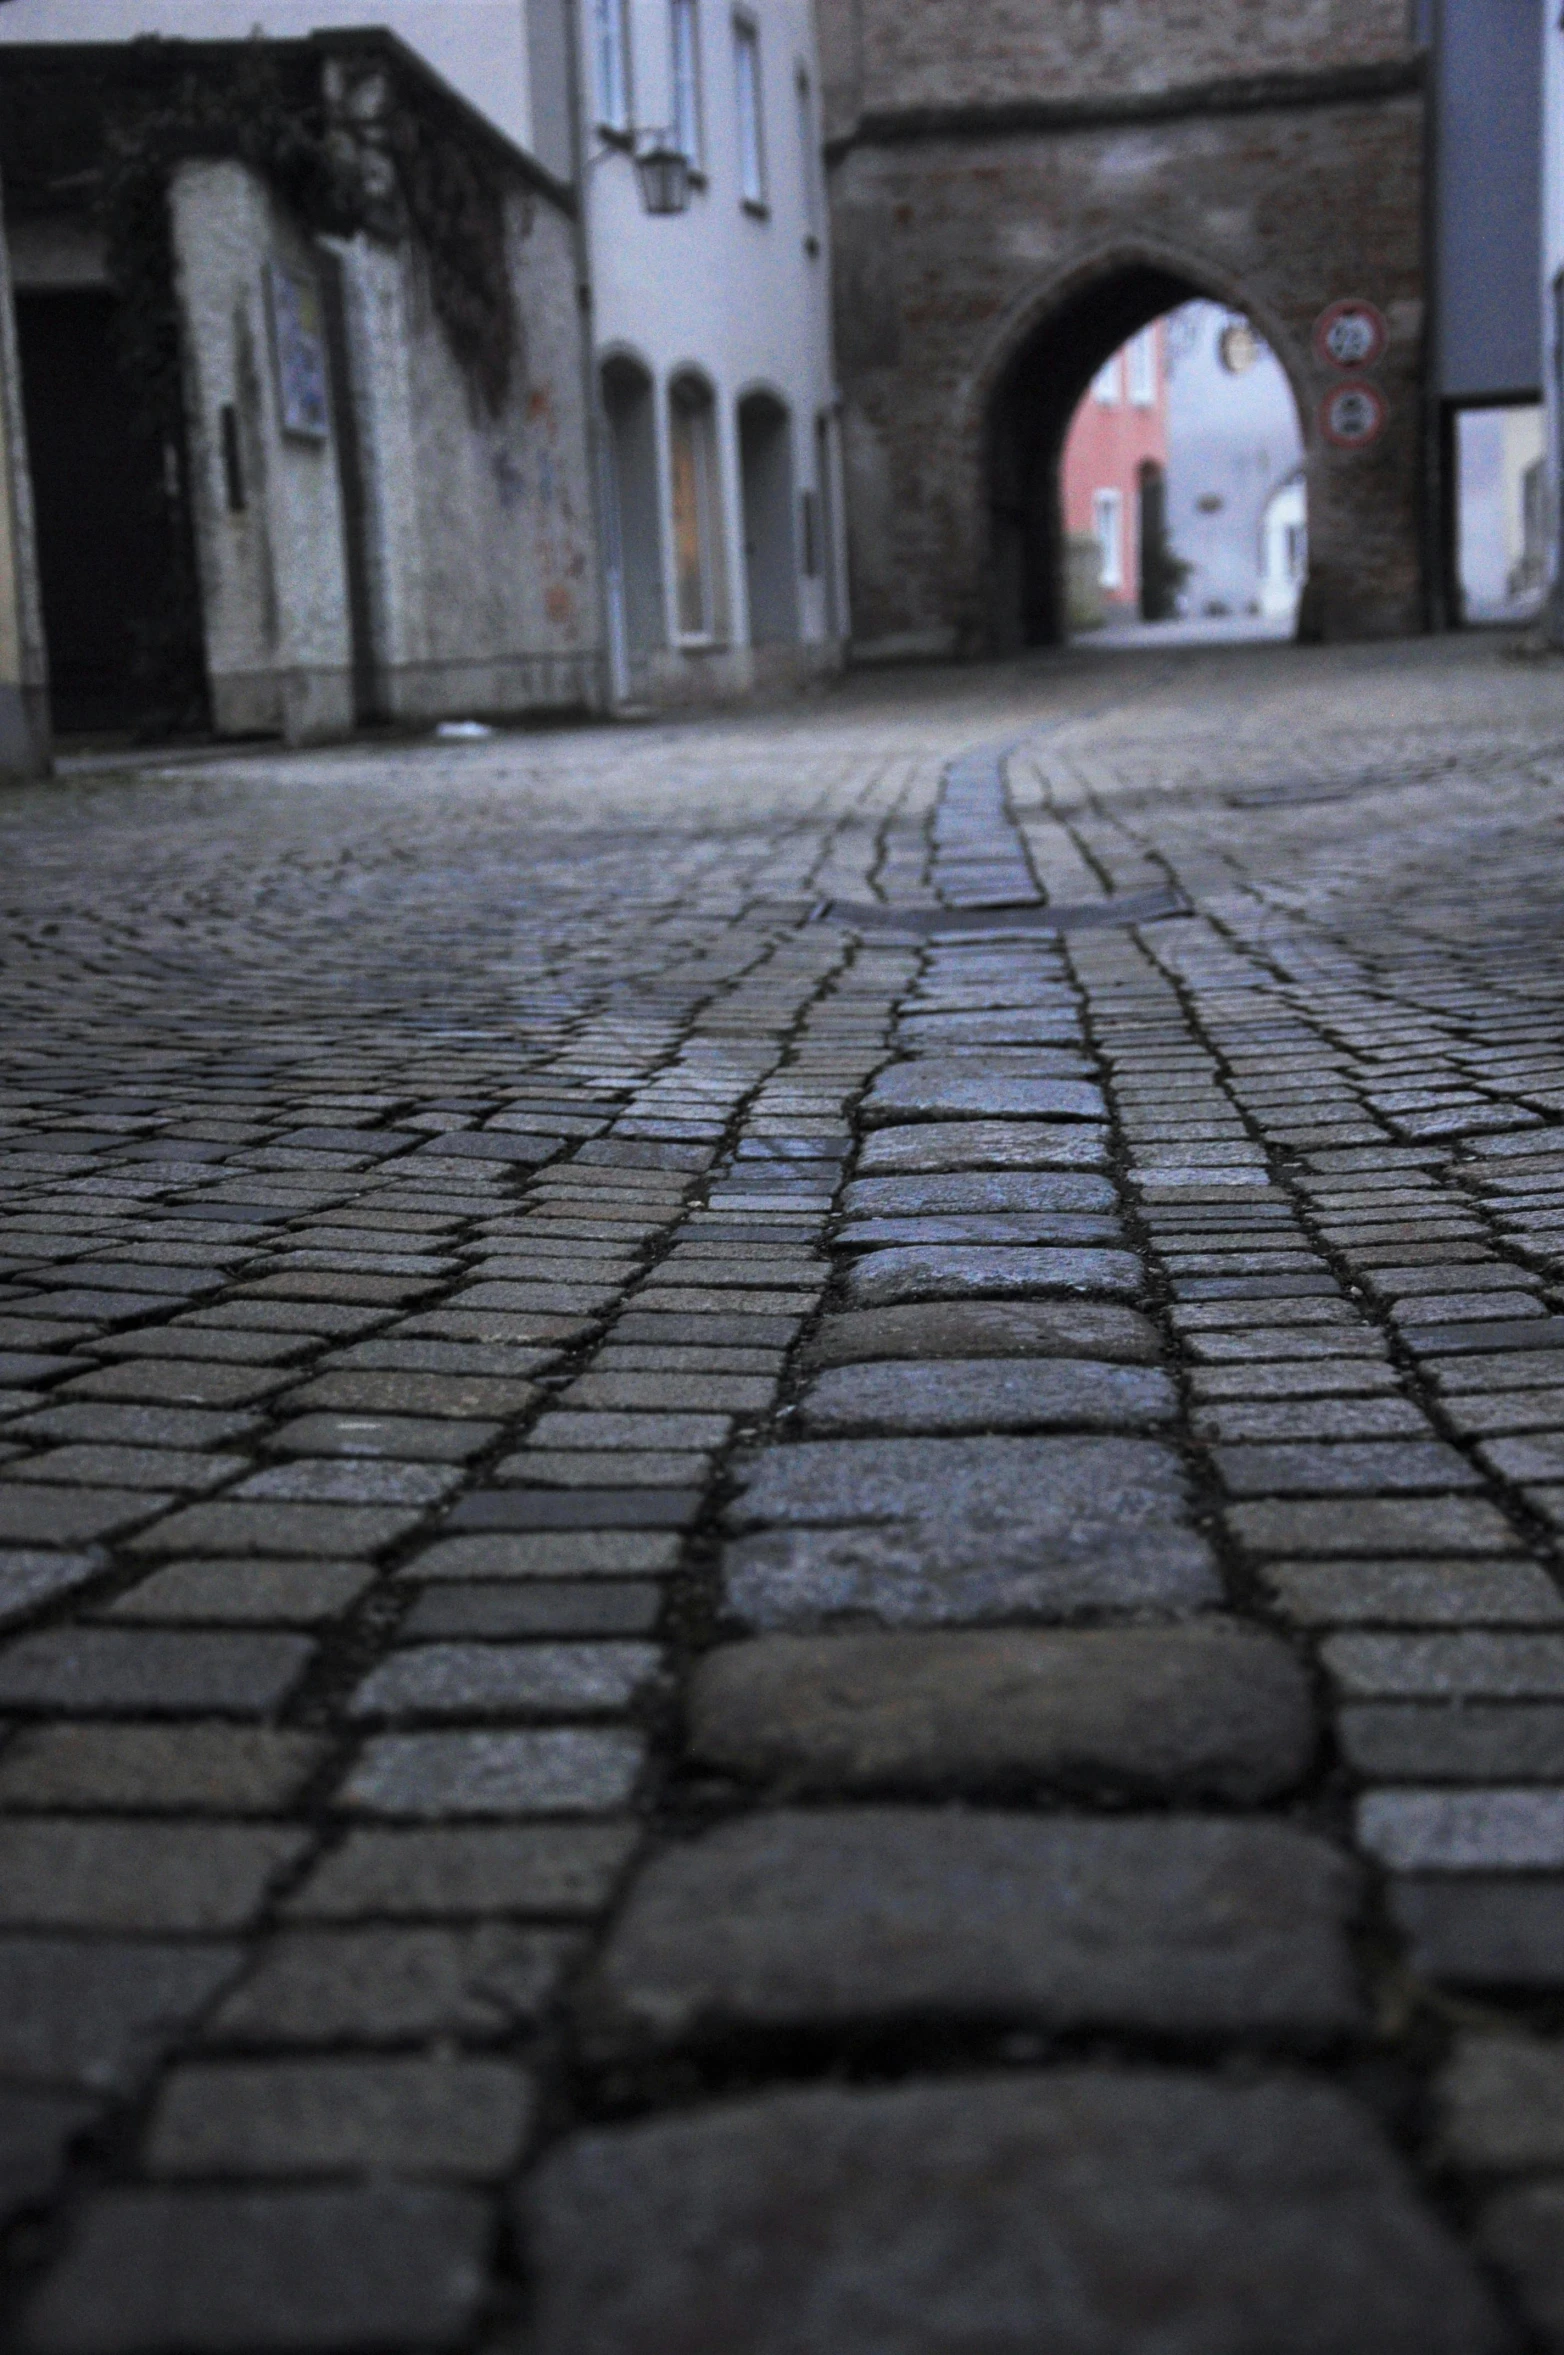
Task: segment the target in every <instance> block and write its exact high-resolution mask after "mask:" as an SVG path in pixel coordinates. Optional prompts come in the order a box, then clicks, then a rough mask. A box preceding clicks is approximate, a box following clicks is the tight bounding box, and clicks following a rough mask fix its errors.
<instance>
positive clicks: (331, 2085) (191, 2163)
mask: <svg viewBox="0 0 1564 2355" xmlns="http://www.w3.org/2000/svg"><path fill="white" fill-rule="evenodd" d="M531 2112H532V2089H531V2084H530V2081H529V2079H528V2078H527V2077H526V2076H524V2075H523V2073H522V2072H521V2071H520V2070H519V2069H517V2068H515V2067H514V2066H513V2065H512V2064H511V2063H510V2062H508V2061H499V2060H486V2059H485V2060H480V2059H454V2058H453V2059H444V2058H439V2059H434V2060H424V2059H421V2058H405V2059H404V2058H395V2059H391V2058H387V2059H373V2060H371V2059H367V2058H366V2059H363V2060H357V2059H354V2060H257V2061H209V2062H186V2063H184V2064H183V2065H182V2066H180V2067H179V2068H176V2069H175V2070H174V2072H173V2074H172V2075H171V2076H170V2077H169V2078H167V2079H166V2080H165V2082H164V2085H163V2087H162V2090H161V2092H160V2094H159V2097H158V2101H157V2106H156V2108H155V2109H154V2111H153V2114H152V2118H151V2122H150V2124H149V2126H148V2128H147V2136H146V2145H145V2164H146V2166H147V2167H148V2168H149V2169H150V2171H151V2172H152V2173H153V2174H154V2175H229V2176H233V2175H239V2176H245V2175H250V2176H257V2175H314V2174H325V2173H339V2172H341V2171H343V2170H345V2169H357V2170H361V2171H364V2170H370V2169H373V2170H374V2172H375V2173H377V2174H382V2175H435V2176H439V2175H444V2176H457V2177H465V2178H468V2179H471V2180H480V2181H481V2180H482V2179H483V2178H485V2177H494V2176H498V2175H503V2174H505V2173H507V2172H508V2170H509V2169H510V2168H511V2167H512V2166H513V2165H514V2164H515V2162H516V2158H517V2155H518V2153H519V2151H520V2148H521V2144H522V2141H523V2139H524V2137H525V2135H526V2132H527V2129H528V2126H529V2123H530V2120H531Z"/></svg>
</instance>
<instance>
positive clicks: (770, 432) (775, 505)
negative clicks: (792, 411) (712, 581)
mask: <svg viewBox="0 0 1564 2355" xmlns="http://www.w3.org/2000/svg"><path fill="white" fill-rule="evenodd" d="M739 470H740V474H741V476H742V483H741V489H742V493H743V503H744V579H745V587H746V589H747V591H748V596H749V640H750V644H751V645H752V646H765V645H792V644H793V642H794V641H795V640H796V638H797V636H798V554H797V550H796V548H795V547H794V544H793V433H792V425H791V423H790V421H789V418H788V413H787V411H786V409H784V408H783V406H782V403H781V402H780V401H778V400H775V399H773V397H772V395H771V394H770V393H751V394H750V395H749V396H748V398H747V399H745V400H742V401H740V403H739Z"/></svg>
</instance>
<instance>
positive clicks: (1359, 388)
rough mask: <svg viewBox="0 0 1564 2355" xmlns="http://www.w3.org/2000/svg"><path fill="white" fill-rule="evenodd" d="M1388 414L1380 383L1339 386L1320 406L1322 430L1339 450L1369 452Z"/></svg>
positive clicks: (1333, 388) (1332, 389)
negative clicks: (1371, 443)
mask: <svg viewBox="0 0 1564 2355" xmlns="http://www.w3.org/2000/svg"><path fill="white" fill-rule="evenodd" d="M1389 415H1390V410H1389V407H1388V405H1387V403H1386V400H1385V396H1384V394H1383V393H1382V392H1381V391H1380V389H1379V387H1378V385H1377V384H1337V385H1333V386H1332V387H1331V389H1330V391H1329V392H1328V393H1327V394H1326V395H1325V398H1324V400H1323V401H1321V403H1320V431H1321V433H1322V434H1324V436H1325V439H1326V440H1327V441H1328V442H1330V443H1332V444H1333V445H1334V446H1335V448H1336V449H1338V450H1366V449H1367V448H1368V446H1369V444H1370V442H1377V441H1378V439H1379V437H1380V435H1381V434H1382V433H1383V432H1384V430H1385V420H1386V418H1387V417H1388V416H1389Z"/></svg>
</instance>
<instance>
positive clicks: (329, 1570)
mask: <svg viewBox="0 0 1564 2355" xmlns="http://www.w3.org/2000/svg"><path fill="white" fill-rule="evenodd" d="M374 1576H375V1573H374V1571H373V1570H372V1569H371V1568H370V1566H369V1564H368V1563H367V1562H319V1561H309V1560H299V1561H294V1562H264V1561H236V1562H224V1561H207V1562H203V1561H200V1560H196V1561H193V1562H171V1563H170V1564H169V1565H168V1567H167V1568H166V1569H163V1570H154V1571H153V1572H152V1574H151V1576H150V1577H149V1578H143V1579H142V1580H140V1582H139V1583H138V1584H137V1585H135V1586H133V1587H130V1588H128V1589H127V1590H126V1592H125V1593H123V1594H120V1595H116V1597H115V1599H114V1601H113V1602H112V1603H111V1604H109V1605H108V1607H107V1614H106V1615H107V1616H108V1617H109V1618H111V1619H139V1620H170V1619H172V1620H190V1619H216V1620H226V1621H229V1622H232V1623H235V1624H244V1623H268V1624H281V1625H284V1626H287V1625H293V1626H303V1627H310V1626H314V1625H315V1624H317V1623H318V1622H319V1621H321V1620H326V1619H338V1618H340V1617H341V1616H342V1614H343V1613H344V1612H345V1611H350V1610H351V1609H352V1607H353V1605H354V1604H355V1603H356V1602H357V1601H358V1599H359V1597H360V1596H361V1595H362V1594H363V1593H364V1592H365V1590H366V1589H367V1588H368V1587H369V1586H370V1585H371V1583H372V1582H373V1579H374Z"/></svg>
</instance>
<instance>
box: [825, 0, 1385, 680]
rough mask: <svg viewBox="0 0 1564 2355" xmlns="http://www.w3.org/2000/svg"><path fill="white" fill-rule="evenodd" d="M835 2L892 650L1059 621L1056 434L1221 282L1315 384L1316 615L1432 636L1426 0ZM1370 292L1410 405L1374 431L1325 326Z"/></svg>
mask: <svg viewBox="0 0 1564 2355" xmlns="http://www.w3.org/2000/svg"><path fill="white" fill-rule="evenodd" d="M821 11H822V35H823V40H824V52H825V58H826V64H827V69H828V75H829V81H830V91H829V95H830V100H831V117H830V132H831V137H830V140H829V142H828V159H829V163H830V167H831V188H832V230H833V236H834V240H835V259H836V283H837V349H838V361H839V368H840V375H841V380H842V389H843V419H842V423H843V447H844V456H845V460H846V469H847V477H848V487H849V503H850V526H851V552H852V574H853V622H854V635H855V639H856V641H857V644H858V647H859V650H860V652H861V653H864V654H868V655H871V656H872V655H884V656H908V657H911V656H931V657H933V656H949V655H967V654H979V653H986V652H994V651H1000V650H1002V649H1003V648H1004V647H1005V646H1006V645H1007V644H1014V643H1016V642H1018V640H1020V639H1021V638H1022V637H1023V635H1024V636H1025V637H1027V638H1038V637H1046V636H1048V635H1049V634H1050V630H1051V627H1052V626H1053V625H1052V619H1051V616H1050V614H1049V611H1048V592H1047V589H1046V584H1045V582H1044V581H1043V580H1042V578H1041V576H1039V577H1037V578H1034V579H1033V580H1032V582H1031V584H1030V585H1029V586H1027V585H1024V584H1022V583H1020V582H1018V580H1017V577H1016V574H1017V558H1016V546H1017V543H1018V541H1019V540H1020V539H1021V538H1022V537H1023V535H1020V534H1019V533H1018V532H1017V530H1016V529H1015V519H1016V515H1017V513H1018V512H1024V511H1025V501H1026V497H1027V496H1028V495H1029V494H1030V492H1031V489H1032V487H1033V482H1034V480H1041V482H1042V483H1043V485H1044V486H1045V488H1046V485H1047V483H1048V481H1049V478H1050V476H1051V472H1052V469H1051V466H1050V464H1049V463H1048V461H1047V458H1046V456H1044V457H1043V458H1042V459H1041V461H1040V462H1039V460H1038V458H1037V455H1036V453H1037V452H1038V451H1042V452H1044V453H1046V451H1047V449H1048V448H1049V446H1050V444H1051V443H1053V442H1056V441H1057V439H1058V438H1059V437H1060V436H1062V433H1063V429H1064V425H1065V423H1066V422H1067V421H1068V417H1069V415H1070V412H1071V411H1072V409H1073V407H1074V404H1075V401H1076V400H1077V399H1078V398H1079V395H1080V393H1081V392H1082V391H1083V390H1084V388H1085V386H1086V384H1087V382H1088V381H1089V380H1090V376H1091V373H1092V370H1093V367H1094V366H1095V364H1096V362H1097V360H1100V359H1102V358H1106V357H1107V356H1108V353H1109V352H1111V351H1112V350H1113V349H1114V348H1115V347H1116V346H1117V344H1118V343H1120V342H1122V341H1123V340H1124V337H1125V336H1127V335H1128V334H1131V333H1133V332H1134V330H1135V329H1136V328H1137V327H1139V326H1141V325H1144V324H1145V323H1146V321H1147V320H1148V319H1150V318H1152V317H1154V316H1156V315H1157V314H1158V313H1159V312H1161V311H1165V310H1167V309H1169V308H1171V307H1173V306H1174V305H1176V304H1177V303H1179V302H1182V301H1185V300H1188V299H1190V298H1191V297H1194V296H1198V295H1206V296H1209V297H1211V298H1212V299H1215V300H1217V301H1221V302H1228V303H1231V304H1232V305H1233V306H1234V307H1235V308H1236V309H1240V310H1243V311H1245V312H1246V313H1247V314H1248V315H1249V316H1250V317H1251V318H1253V320H1254V321H1255V324H1256V325H1257V326H1258V327H1259V329H1260V331H1261V333H1262V334H1264V335H1265V337H1266V339H1267V341H1268V342H1269V343H1270V344H1271V345H1272V348H1273V349H1274V350H1275V351H1276V352H1277V354H1278V357H1279V358H1280V359H1281V361H1282V364H1283V366H1284V368H1285V369H1286V370H1287V373H1288V376H1289V379H1290V381H1291V383H1292V386H1293V392H1294V396H1295V398H1296V400H1297V402H1298V407H1299V412H1300V418H1301V422H1302V426H1303V435H1304V443H1305V448H1306V451H1307V454H1308V467H1309V501H1310V544H1311V572H1310V583H1309V593H1308V598H1307V601H1306V609H1305V614H1304V617H1303V622H1304V627H1305V629H1306V630H1307V632H1308V633H1309V634H1311V635H1314V636H1318V637H1324V638H1354V637H1360V638H1367V637H1383V636H1389V635H1394V634H1398V633H1402V632H1406V631H1409V630H1415V629H1418V628H1420V627H1421V626H1423V620H1424V557H1423V529H1422V526H1423V513H1422V490H1421V479H1422V458H1423V447H1424V410H1423V395H1422V353H1423V189H1424V96H1423V86H1422V66H1421V60H1420V58H1419V56H1418V55H1417V53H1416V51H1415V50H1414V48H1413V47H1412V44H1411V40H1410V36H1409V33H1408V25H1407V11H1406V9H1405V7H1404V5H1402V0H1361V4H1360V5H1358V6H1356V7H1354V8H1352V9H1345V8H1341V9H1331V10H1330V11H1328V12H1319V11H1300V10H1298V9H1297V8H1295V7H1288V6H1284V5H1283V4H1282V0H1209V4H1208V5H1207V6H1206V7H1205V8H1203V9H1202V10H1201V11H1199V12H1198V18H1190V19H1189V21H1188V22H1187V23H1184V24H1182V29H1180V27H1178V26H1170V25H1169V23H1168V17H1167V12H1166V10H1165V9H1162V8H1160V7H1156V6H1153V5H1152V4H1151V0H1061V4H1060V5H1059V6H1058V7H1057V8H1051V9H1049V10H1047V11H1043V12H1038V11H1025V12H1018V11H1016V10H1015V9H1014V8H1013V7H1009V6H1007V5H1006V0H970V4H969V6H968V8H967V9H966V10H965V11H964V12H963V14H962V17H961V21H960V28H959V33H958V30H957V26H956V21H955V18H954V15H953V13H952V11H951V9H950V7H949V5H948V0H821ZM1322 28H1323V29H1322ZM1196 52H1198V54H1196ZM1185 257H1188V258H1187V259H1186V258H1185ZM1343 296H1356V297H1361V298H1364V299H1367V300H1368V301H1370V302H1372V303H1374V304H1375V305H1376V306H1377V307H1378V309H1379V310H1380V311H1381V312H1382V313H1383V314H1384V316H1385V319H1386V321H1387V325H1388V329H1389V338H1388V344H1387V348H1386V350H1385V352H1384V354H1383V356H1382V357H1381V358H1380V359H1379V360H1378V361H1377V362H1376V364H1375V370H1374V376H1375V382H1376V386H1377V389H1378V390H1379V392H1380V394H1381V396H1382V398H1383V400H1384V403H1385V405H1386V410H1387V412H1388V421H1387V423H1386V425H1385V428H1384V430H1383V432H1382V434H1381V436H1380V438H1379V439H1378V440H1377V441H1376V442H1375V443H1374V445H1373V446H1372V447H1370V448H1364V449H1356V450H1341V449H1334V448H1332V447H1330V446H1329V445H1328V444H1326V443H1325V441H1324V439H1323V437H1322V436H1321V435H1320V434H1319V432H1318V431H1317V427H1316V417H1317V412H1318V409H1319V405H1320V403H1321V401H1322V400H1323V399H1324V397H1325V394H1326V392H1327V391H1328V389H1329V387H1330V385H1331V383H1332V381H1333V378H1332V374H1331V371H1330V370H1329V368H1328V367H1325V366H1322V365H1321V364H1320V363H1319V362H1318V361H1317V360H1316V359H1315V357H1314V355H1313V352H1312V348H1311V336H1312V330H1313V327H1314V323H1315V321H1316V320H1317V318H1318V317H1319V316H1320V314H1321V313H1322V312H1323V311H1324V310H1325V309H1326V308H1327V306H1328V305H1329V304H1330V303H1332V302H1334V301H1336V300H1337V299H1339V298H1341V297H1343ZM1028 406H1029V408H1030V413H1031V419H1032V426H1031V429H1030V430H1031V431H1032V438H1033V458H1032V460H1030V461H1029V465H1028V467H1023V468H1019V469H1018V467H1017V466H1016V464H1015V463H1014V461H1015V460H1016V457H1017V454H1018V446H1017V420H1018V418H1019V416H1020V413H1021V411H1022V409H1023V408H1026V407H1028ZM1007 470H1008V471H1007ZM1018 473H1019V475H1021V476H1024V477H1026V479H1025V480H1018V479H1017V477H1018ZM1018 499H1019V500H1020V502H1021V505H1020V509H1019V510H1018V507H1017V500H1018ZM1007 509H1008V512H1009V518H1010V521H1009V525H1008V526H1007V523H1006V511H1007ZM1034 513H1035V505H1034ZM1007 530H1008V541H1007ZM1007 567H1008V577H1007ZM1036 570H1037V568H1036V566H1035V565H1034V573H1035V572H1036ZM1042 572H1043V573H1046V572H1047V565H1046V562H1045V563H1044V564H1043V566H1042ZM1018 610H1019V611H1020V612H1021V613H1022V614H1023V615H1024V617H1025V620H1024V629H1023V628H1022V627H1021V626H1018V625H1017V623H1016V620H1015V616H1016V614H1017V612H1018ZM1007 617H1008V618H1007Z"/></svg>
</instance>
